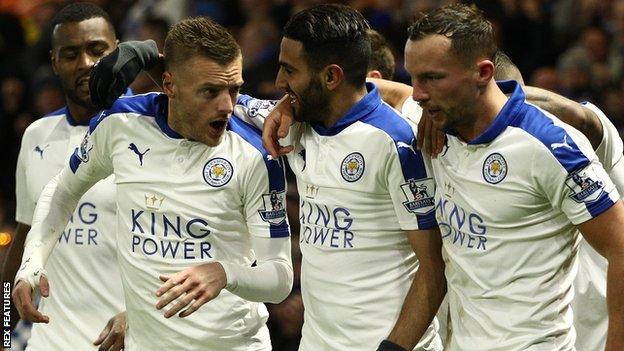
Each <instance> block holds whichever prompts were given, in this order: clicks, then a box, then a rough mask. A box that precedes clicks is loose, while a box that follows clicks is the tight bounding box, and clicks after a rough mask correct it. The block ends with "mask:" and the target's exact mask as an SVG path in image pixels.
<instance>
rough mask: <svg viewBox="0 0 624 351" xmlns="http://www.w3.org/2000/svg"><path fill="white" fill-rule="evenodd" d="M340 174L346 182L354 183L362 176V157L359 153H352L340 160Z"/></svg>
mask: <svg viewBox="0 0 624 351" xmlns="http://www.w3.org/2000/svg"><path fill="white" fill-rule="evenodd" d="M340 174H342V178H343V179H344V180H346V181H347V182H351V183H352V182H355V181H357V180H358V179H360V178H362V174H364V156H362V154H361V153H359V152H352V153H350V154H348V155H347V157H345V158H344V160H342V165H341V166H340Z"/></svg>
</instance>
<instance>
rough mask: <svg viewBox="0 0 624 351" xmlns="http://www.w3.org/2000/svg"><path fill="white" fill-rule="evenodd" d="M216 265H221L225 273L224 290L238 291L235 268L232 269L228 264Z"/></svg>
mask: <svg viewBox="0 0 624 351" xmlns="http://www.w3.org/2000/svg"><path fill="white" fill-rule="evenodd" d="M215 264H217V265H219V266H220V267H221V269H222V271H223V279H224V281H223V289H225V290H227V291H230V292H231V291H232V290H234V289H236V287H237V286H238V281H237V280H236V273H235V271H236V269H235V267H232V265H231V264H229V263H227V262H215Z"/></svg>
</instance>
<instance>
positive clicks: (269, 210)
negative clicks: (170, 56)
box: [68, 93, 289, 351]
mask: <svg viewBox="0 0 624 351" xmlns="http://www.w3.org/2000/svg"><path fill="white" fill-rule="evenodd" d="M167 103H168V100H167V96H166V95H164V94H157V93H152V94H145V95H137V96H134V97H122V98H120V99H119V100H117V102H116V103H115V104H114V105H113V107H112V108H111V109H110V110H108V111H105V112H104V113H102V115H100V116H99V118H97V119H93V120H92V122H91V126H90V133H89V135H88V136H87V137H86V138H85V139H84V141H83V143H82V144H81V148H80V150H77V151H76V153H74V155H73V156H72V158H71V160H70V164H69V167H70V169H71V172H73V176H71V177H70V178H68V179H70V180H69V181H70V182H72V183H73V184H71V185H70V188H71V189H79V188H81V187H84V186H86V185H88V184H90V183H92V182H94V181H95V180H97V179H99V178H102V177H106V176H108V175H109V174H111V173H114V174H115V184H116V186H117V211H118V222H117V223H118V225H117V230H118V250H119V251H118V252H119V253H118V254H119V259H120V267H121V272H122V281H123V286H124V293H125V298H126V306H127V310H128V326H129V329H128V330H127V333H126V342H125V347H126V350H129V351H133V350H184V351H195V350H197V351H199V350H224V351H225V350H269V349H270V348H271V344H270V340H269V334H268V330H267V328H266V325H265V321H266V319H267V311H266V308H265V306H264V305H263V304H262V303H254V302H249V301H246V300H243V299H242V298H240V297H238V296H236V295H234V294H232V293H230V292H229V291H227V290H222V291H221V293H220V295H219V296H218V297H217V298H215V299H214V300H212V301H210V302H209V303H207V304H205V305H204V306H202V307H201V308H200V309H199V310H198V311H197V312H195V313H194V314H192V315H190V316H188V317H185V318H179V317H178V316H174V317H172V318H170V319H165V318H164V317H163V312H164V310H163V311H158V310H156V308H155V304H156V302H157V301H158V298H157V297H156V295H155V291H156V290H157V289H158V288H159V287H160V285H161V284H162V283H161V282H160V280H159V278H158V276H159V275H161V274H174V273H176V272H178V271H181V270H183V269H185V268H187V267H189V266H194V265H198V264H202V263H207V262H212V261H222V262H229V263H234V264H239V265H248V266H251V265H252V264H253V263H254V261H255V256H254V252H253V250H252V247H251V243H250V241H251V236H258V237H266V238H285V237H288V236H289V229H288V223H287V221H286V213H285V210H284V193H285V180H284V171H283V167H282V165H281V163H280V161H279V160H272V159H269V158H267V155H266V152H265V151H264V150H263V149H262V147H261V139H260V135H259V134H258V133H257V132H256V131H255V130H254V129H253V128H252V127H251V126H250V125H248V124H246V123H244V122H243V121H241V120H240V119H238V118H237V117H235V116H232V117H231V118H230V121H229V123H228V130H227V131H226V132H225V134H224V136H223V139H222V141H221V143H220V144H219V145H218V146H215V147H209V146H206V145H205V144H202V143H200V142H195V141H191V140H187V139H184V138H182V137H181V136H180V135H178V134H177V133H176V132H175V131H173V130H172V129H171V128H169V126H168V125H167V121H166V111H167ZM167 308H169V307H167Z"/></svg>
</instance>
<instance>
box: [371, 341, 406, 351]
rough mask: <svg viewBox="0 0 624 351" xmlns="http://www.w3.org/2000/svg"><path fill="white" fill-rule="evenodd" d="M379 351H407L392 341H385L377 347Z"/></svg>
mask: <svg viewBox="0 0 624 351" xmlns="http://www.w3.org/2000/svg"><path fill="white" fill-rule="evenodd" d="M377 351H407V350H406V349H404V348H403V347H402V346H401V345H397V344H395V343H393V342H392V341H390V340H384V341H382V342H381V343H380V344H379V347H377Z"/></svg>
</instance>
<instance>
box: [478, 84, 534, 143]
mask: <svg viewBox="0 0 624 351" xmlns="http://www.w3.org/2000/svg"><path fill="white" fill-rule="evenodd" d="M496 84H497V85H498V87H499V88H500V89H501V91H502V92H503V93H505V94H510V93H511V96H509V99H508V100H507V102H506V103H505V105H503V108H502V109H501V110H500V112H499V113H498V115H497V116H496V118H495V119H494V121H492V123H491V124H490V125H489V126H488V128H487V129H486V130H485V132H483V133H482V134H481V135H479V136H478V137H476V138H475V139H473V140H471V141H470V142H468V145H478V144H488V143H490V142H492V141H493V140H494V139H496V137H498V136H499V135H500V134H501V133H502V132H503V131H504V130H505V129H506V128H507V126H509V125H511V124H512V122H513V121H514V120H515V119H516V117H517V116H518V112H519V111H520V108H521V107H522V106H523V105H524V102H525V99H526V97H525V95H524V91H523V90H522V88H521V87H520V84H518V82H516V81H515V80H505V81H499V82H496Z"/></svg>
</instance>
